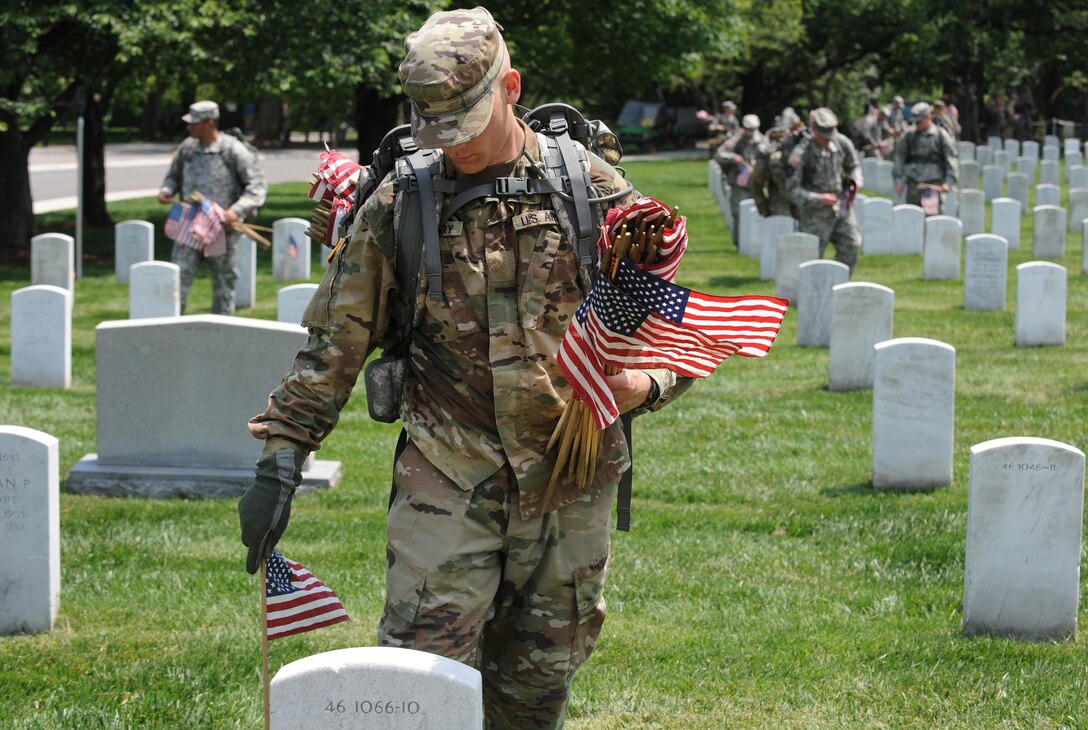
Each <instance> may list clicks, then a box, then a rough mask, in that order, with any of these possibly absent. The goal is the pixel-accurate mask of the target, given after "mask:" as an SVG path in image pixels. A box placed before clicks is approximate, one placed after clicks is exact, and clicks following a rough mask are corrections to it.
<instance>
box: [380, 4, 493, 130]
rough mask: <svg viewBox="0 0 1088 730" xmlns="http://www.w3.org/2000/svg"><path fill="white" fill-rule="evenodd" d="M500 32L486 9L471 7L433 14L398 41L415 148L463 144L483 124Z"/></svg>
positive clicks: (486, 119)
mask: <svg viewBox="0 0 1088 730" xmlns="http://www.w3.org/2000/svg"><path fill="white" fill-rule="evenodd" d="M501 31H502V27H501V26H500V25H499V24H498V23H496V22H495V19H494V18H492V17H491V13H489V12H488V11H487V10H486V9H485V8H481V7H476V8H473V9H472V10H449V11H444V12H439V13H435V14H434V15H432V16H431V17H429V18H427V21H426V22H425V23H424V24H423V26H422V27H421V28H420V29H419V30H417V31H415V32H414V33H411V34H409V36H408V37H407V38H405V39H404V50H405V57H404V61H402V62H401V64H400V80H401V84H402V85H403V87H404V93H405V94H407V96H408V98H409V99H410V100H411V102H412V137H413V138H414V139H415V141H416V144H418V145H419V146H420V147H423V148H427V149H430V148H436V147H452V146H454V145H459V144H464V143H465V142H468V141H469V140H471V139H473V138H474V137H476V136H477V135H479V134H480V133H481V132H483V131H484V128H485V127H487V125H488V122H490V121H491V112H492V110H493V109H494V105H495V95H494V94H493V93H492V89H493V88H494V86H495V80H496V79H498V77H499V73H500V71H502V67H503V61H504V60H505V58H506V44H505V43H504V42H503V39H502V34H501Z"/></svg>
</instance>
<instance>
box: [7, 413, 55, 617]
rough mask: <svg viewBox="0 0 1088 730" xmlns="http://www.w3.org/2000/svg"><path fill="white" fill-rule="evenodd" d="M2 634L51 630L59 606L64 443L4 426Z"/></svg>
mask: <svg viewBox="0 0 1088 730" xmlns="http://www.w3.org/2000/svg"><path fill="white" fill-rule="evenodd" d="M0 517H2V518H3V519H0V555H3V556H4V559H3V560H0V587H2V588H3V590H0V636H2V635H7V634H18V633H24V632H36V631H49V630H50V629H52V628H53V622H54V621H55V620H56V618H57V609H58V607H59V606H60V442H59V441H57V439H56V438H54V437H53V436H50V435H49V434H47V433H42V432H41V431H35V430H34V429H30V428H23V427H22V426H0Z"/></svg>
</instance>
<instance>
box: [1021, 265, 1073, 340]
mask: <svg viewBox="0 0 1088 730" xmlns="http://www.w3.org/2000/svg"><path fill="white" fill-rule="evenodd" d="M1065 290H1066V271H1065V267H1064V266H1059V265H1058V264H1052V263H1050V262H1047V261H1029V262H1027V263H1024V264H1020V265H1019V266H1017V267H1016V346H1017V347H1036V346H1045V345H1058V346H1061V345H1064V344H1065Z"/></svg>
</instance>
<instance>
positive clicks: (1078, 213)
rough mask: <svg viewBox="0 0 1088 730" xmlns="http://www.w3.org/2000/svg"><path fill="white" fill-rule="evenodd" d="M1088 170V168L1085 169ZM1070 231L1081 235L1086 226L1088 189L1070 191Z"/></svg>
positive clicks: (1068, 217) (1068, 216)
mask: <svg viewBox="0 0 1088 730" xmlns="http://www.w3.org/2000/svg"><path fill="white" fill-rule="evenodd" d="M1085 169H1086V170H1088V167H1086V168H1085ZM1066 218H1067V219H1068V221H1069V230H1070V231H1072V232H1073V233H1080V232H1081V228H1082V226H1083V225H1084V219H1085V218H1088V188H1072V189H1070V190H1069V214H1068V215H1067V216H1066Z"/></svg>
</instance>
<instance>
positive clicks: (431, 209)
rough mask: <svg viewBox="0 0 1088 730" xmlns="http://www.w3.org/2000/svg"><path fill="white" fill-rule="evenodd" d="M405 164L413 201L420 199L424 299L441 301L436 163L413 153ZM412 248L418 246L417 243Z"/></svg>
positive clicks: (428, 156) (430, 156) (431, 157)
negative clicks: (415, 191) (415, 192)
mask: <svg viewBox="0 0 1088 730" xmlns="http://www.w3.org/2000/svg"><path fill="white" fill-rule="evenodd" d="M407 160H408V165H409V166H410V167H411V168H412V173H413V178H414V179H415V185H416V186H418V189H419V193H418V195H417V196H416V197H417V198H418V199H419V221H420V225H421V226H422V234H423V256H424V258H425V260H426V264H427V296H428V297H430V298H431V299H436V300H438V299H441V298H442V251H441V249H440V248H439V242H438V208H437V205H438V201H437V199H436V197H435V190H434V181H433V180H432V176H434V175H436V174H437V169H436V166H437V164H438V163H437V161H436V160H435V158H434V155H433V154H431V153H429V152H427V151H424V150H421V151H418V152H413V153H412V154H410V155H408V158H407ZM402 220H403V217H402ZM400 243H401V241H398V245H397V247H398V248H400V247H401V246H400ZM415 245H417V246H418V242H417V243H416V244H415ZM413 320H414V317H413Z"/></svg>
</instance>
